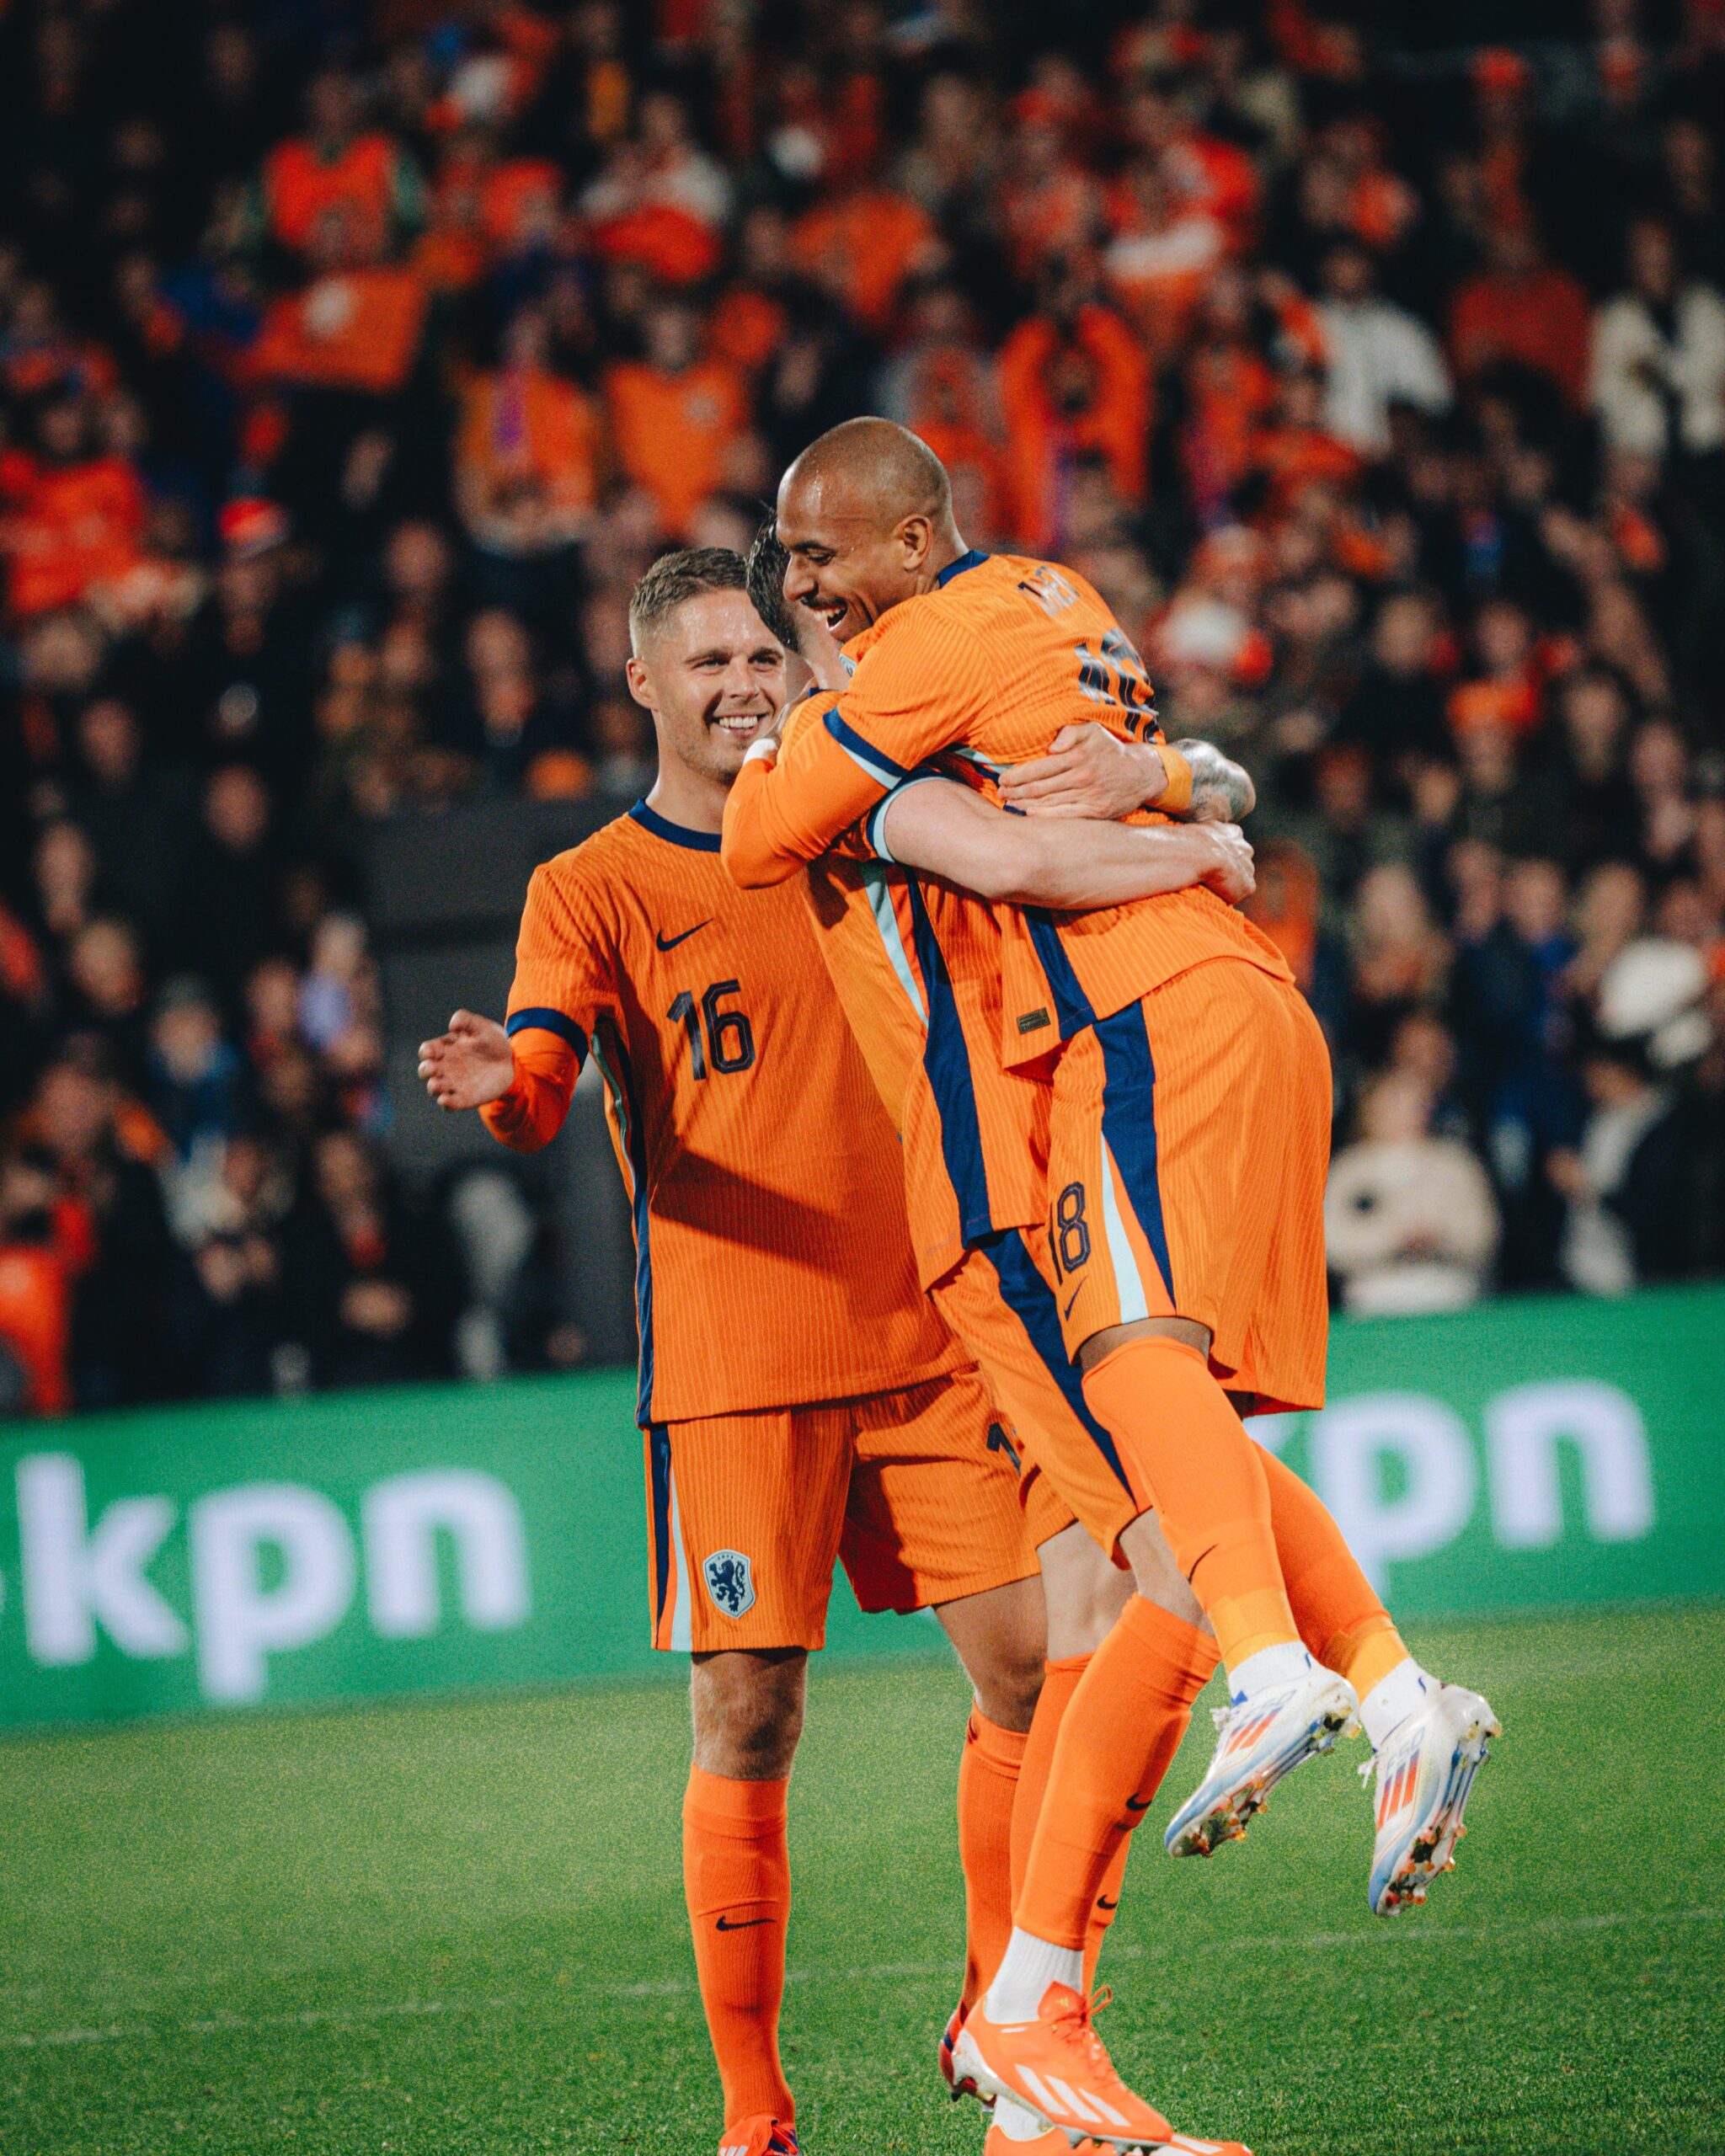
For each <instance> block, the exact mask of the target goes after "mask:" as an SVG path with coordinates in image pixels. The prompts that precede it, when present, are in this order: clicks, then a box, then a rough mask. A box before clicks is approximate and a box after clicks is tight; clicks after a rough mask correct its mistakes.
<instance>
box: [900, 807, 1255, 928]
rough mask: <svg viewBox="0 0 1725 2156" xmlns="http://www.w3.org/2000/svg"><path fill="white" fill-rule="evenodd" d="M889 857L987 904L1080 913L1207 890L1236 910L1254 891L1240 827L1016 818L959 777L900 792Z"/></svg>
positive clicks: (1248, 848)
mask: <svg viewBox="0 0 1725 2156" xmlns="http://www.w3.org/2000/svg"><path fill="white" fill-rule="evenodd" d="M872 832H873V837H874V839H875V842H876V845H877V846H878V847H879V851H881V853H882V854H883V855H884V857H887V858H889V859H891V860H893V861H896V862H902V863H903V864H904V866H905V867H907V868H916V869H920V870H921V871H922V872H923V873H925V874H927V875H932V876H940V877H943V878H945V879H946V881H947V882H948V883H956V884H959V886H961V887H962V888H963V889H965V890H968V891H975V892H976V893H977V894H979V895H980V897H982V898H985V899H1000V900H1001V901H1002V902H1004V903H1006V904H1009V905H1036V906H1051V907H1054V908H1055V909H1056V910H1061V911H1081V910H1086V909H1088V908H1091V907H1093V906H1110V905H1124V904H1126V903H1127V901H1128V900H1130V899H1151V898H1155V897H1156V896H1157V895H1158V894H1160V893H1162V892H1166V891H1183V890H1185V889H1188V888H1189V887H1190V886H1191V885H1193V884H1194V883H1203V884H1206V885H1208V887H1209V888H1210V889H1211V890H1213V891H1215V892H1217V893H1219V894H1220V896H1221V897H1223V898H1225V899H1227V900H1228V901H1229V903H1230V904H1231V905H1234V904H1237V903H1238V902H1239V900H1241V899H1244V898H1247V897H1249V896H1250V895H1251V893H1252V889H1253V888H1254V884H1253V877H1252V848H1251V846H1249V845H1248V844H1247V841H1246V840H1245V839H1244V838H1243V837H1242V835H1241V833H1240V831H1239V830H1238V828H1237V827H1236V825H1232V824H1220V823H1215V822H1205V823H1203V824H1180V825H1170V824H1156V825H1137V824H1121V823H1100V822H1092V821H1088V820H1080V819H1076V818H1071V817H1063V818H1055V817H1044V818H1039V819H1034V820H1033V819H1031V818H1030V817H1028V816H1012V815H1008V814H1007V813H1006V812H1005V811H1004V810H1003V809H996V808H995V807H994V806H993V805H992V804H991V803H989V802H987V801H985V800H984V799H983V798H982V796H981V795H980V793H978V792H975V791H974V790H973V789H972V788H971V787H968V786H964V785H963V784H961V783H960V782H958V781H956V780H952V779H924V780H919V781H917V782H916V783H914V784H912V785H910V786H906V787H902V788H901V789H900V791H899V792H896V793H895V794H893V795H892V796H891V798H889V800H888V801H887V802H886V803H885V805H884V807H883V808H882V809H880V810H879V813H878V814H876V816H875V818H874V819H873V825H872Z"/></svg>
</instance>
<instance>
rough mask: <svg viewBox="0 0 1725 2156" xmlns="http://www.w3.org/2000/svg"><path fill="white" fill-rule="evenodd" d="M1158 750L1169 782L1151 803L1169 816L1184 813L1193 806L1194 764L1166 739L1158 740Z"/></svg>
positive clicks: (1154, 807)
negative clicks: (1172, 747) (1169, 744)
mask: <svg viewBox="0 0 1725 2156" xmlns="http://www.w3.org/2000/svg"><path fill="white" fill-rule="evenodd" d="M1156 754H1157V755H1159V756H1160V757H1161V758H1162V770H1163V771H1164V772H1165V773H1166V774H1167V785H1166V786H1164V787H1163V788H1162V792H1160V793H1159V794H1157V796H1156V799H1155V800H1154V801H1152V802H1151V804H1150V805H1151V808H1152V809H1162V812H1163V813H1164V814H1167V815H1169V816H1179V815H1183V814H1184V813H1185V812H1186V810H1187V809H1189V808H1190V807H1191V806H1192V766H1191V765H1190V764H1188V762H1187V760H1186V759H1185V758H1184V757H1183V755H1181V754H1180V751H1179V750H1178V749H1171V748H1170V747H1169V746H1168V744H1167V742H1166V741H1158V742H1157V743H1156Z"/></svg>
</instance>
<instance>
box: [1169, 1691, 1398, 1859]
mask: <svg viewBox="0 0 1725 2156" xmlns="http://www.w3.org/2000/svg"><path fill="white" fill-rule="evenodd" d="M1358 1715H1359V1700H1358V1699H1357V1698H1356V1697H1355V1696H1354V1687H1353V1686H1352V1685H1351V1684H1349V1683H1348V1680H1347V1678H1345V1677H1338V1676H1337V1674H1336V1673H1335V1671H1334V1670H1333V1669H1326V1668H1323V1667H1322V1664H1321V1663H1316V1662H1315V1663H1313V1665H1312V1666H1311V1668H1310V1669H1308V1670H1307V1671H1306V1674H1305V1675H1304V1676H1303V1677H1301V1678H1297V1679H1296V1680H1295V1681H1294V1682H1293V1683H1291V1684H1266V1685H1262V1686H1260V1687H1259V1689H1258V1690H1257V1691H1256V1692H1252V1693H1248V1694H1242V1696H1241V1697H1240V1698H1238V1699H1236V1700H1233V1701H1232V1702H1231V1704H1230V1705H1227V1706H1226V1707H1218V1708H1217V1709H1216V1710H1215V1724H1216V1748H1215V1754H1214V1756H1213V1757H1212V1758H1211V1760H1210V1767H1209V1770H1208V1771H1207V1772H1206V1774H1205V1775H1204V1780H1202V1781H1201V1782H1200V1783H1199V1785H1198V1787H1197V1788H1196V1789H1195V1790H1194V1791H1193V1792H1192V1794H1191V1796H1188V1798H1187V1800H1186V1801H1185V1802H1184V1803H1183V1805H1182V1806H1180V1809H1179V1810H1178V1812H1176V1813H1175V1814H1174V1816H1173V1817H1172V1819H1171V1820H1170V1821H1169V1822H1168V1831H1167V1834H1166V1835H1165V1836H1164V1837H1163V1841H1164V1843H1165V1844H1166V1846H1167V1852H1168V1854H1169V1855H1170V1856H1208V1855H1209V1854H1210V1852H1211V1850H1212V1849H1215V1848H1216V1847H1217V1846H1218V1844H1220V1843H1222V1842H1233V1841H1237V1840H1238V1839H1239V1838H1240V1837H1241V1835H1242V1834H1243V1833H1245V1832H1246V1822H1247V1820H1248V1819H1250V1818H1251V1817H1252V1813H1253V1812H1261V1811H1262V1810H1263V1803H1264V1799H1265V1798H1266V1797H1267V1796H1268V1795H1269V1793H1270V1791H1271V1790H1273V1789H1274V1787H1275V1785H1276V1784H1277V1783H1278V1782H1279V1781H1280V1780H1281V1779H1282V1777H1283V1776H1284V1774H1292V1773H1293V1771H1294V1769H1295V1768H1296V1767H1297V1766H1299V1765H1300V1764H1302V1762H1304V1761H1305V1760H1307V1759H1310V1758H1314V1757H1315V1756H1316V1754H1317V1753H1320V1752H1327V1751H1330V1750H1331V1749H1332V1748H1333V1746H1334V1744H1335V1742H1336V1739H1337V1738H1338V1737H1343V1736H1351V1735H1352V1734H1353V1732H1354V1730H1356V1729H1357V1728H1358V1727H1359V1721H1358V1719H1357V1717H1358Z"/></svg>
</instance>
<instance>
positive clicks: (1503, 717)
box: [1449, 599, 1545, 739]
mask: <svg viewBox="0 0 1725 2156" xmlns="http://www.w3.org/2000/svg"><path fill="white" fill-rule="evenodd" d="M1473 644H1474V649H1475V651H1476V653H1477V655H1478V659H1479V662H1480V670H1479V671H1478V672H1477V673H1476V674H1474V675H1472V676H1471V678H1470V679H1468V680H1463V681H1459V682H1457V684H1456V685H1455V688H1454V689H1452V690H1451V691H1450V705H1449V716H1450V725H1451V727H1453V728H1454V729H1455V732H1456V734H1459V735H1461V736H1463V737H1466V735H1468V734H1471V733H1473V732H1474V731H1475V730H1476V729H1477V728H1493V727H1501V728H1507V729H1508V731H1509V733H1510V734H1512V735H1513V736H1514V737H1515V738H1516V739H1525V737H1526V736H1527V735H1529V734H1532V733H1533V732H1535V729H1536V728H1538V726H1539V724H1540V722H1541V719H1542V718H1544V716H1545V702H1544V693H1545V680H1544V670H1543V669H1542V667H1541V664H1540V660H1539V654H1538V651H1537V650H1536V648H1535V643H1534V635H1533V630H1532V627H1531V626H1530V623H1529V622H1528V618H1527V616H1526V615H1525V613H1523V611H1521V609H1520V607H1519V606H1514V605H1512V604H1511V602H1510V601H1509V600H1507V599H1490V600H1487V601H1486V603H1485V605H1484V606H1482V607H1481V608H1480V610H1479V612H1478V613H1477V616H1475V617H1474V624H1473Z"/></svg>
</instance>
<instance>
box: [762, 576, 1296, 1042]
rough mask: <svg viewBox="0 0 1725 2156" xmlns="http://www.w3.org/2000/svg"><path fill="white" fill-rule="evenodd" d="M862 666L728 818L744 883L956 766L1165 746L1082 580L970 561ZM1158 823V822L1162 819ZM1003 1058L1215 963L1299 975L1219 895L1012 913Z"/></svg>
mask: <svg viewBox="0 0 1725 2156" xmlns="http://www.w3.org/2000/svg"><path fill="white" fill-rule="evenodd" d="M848 649H849V651H850V653H851V654H852V656H853V657H855V658H856V659H857V670H856V672H855V674H854V675H852V679H851V682H850V686H848V687H847V688H846V690H845V691H844V693H843V694H842V695H841V696H836V697H832V698H829V699H825V700H824V702H823V704H822V707H821V708H820V712H819V723H818V725H814V726H810V727H809V728H806V729H805V730H804V732H803V733H802V734H801V735H800V737H799V739H798V742H797V743H796V744H794V753H787V754H785V755H782V756H781V758H780V760H779V762H778V765H777V768H776V769H773V770H772V771H766V770H764V769H762V768H761V767H760V766H749V767H748V768H746V769H745V771H744V772H743V774H742V782H740V785H739V787H738V788H737V789H735V791H734V794H733V798H732V801H731V803H730V806H729V809H728V810H727V813H726V817H725V843H726V847H727V851H728V853H729V855H730V857H732V858H733V859H734V861H735V862H736V864H737V869H738V873H739V874H740V875H741V876H743V877H744V878H745V879H746V880H750V881H756V880H761V879H762V878H766V877H768V876H770V875H771V874H772V873H774V872H773V869H772V863H773V862H780V863H782V864H784V867H785V868H786V869H788V867H789V866H790V865H791V864H793V863H794V862H798V861H811V860H813V859H814V858H815V857H817V856H818V855H819V854H820V853H822V852H824V851H825V850H826V849H827V848H828V847H829V846H831V845H832V844H833V842H834V841H836V839H837V838H838V837H839V835H840V834H841V832H843V831H845V830H846V829H848V828H849V827H850V826H851V825H853V824H856V823H857V822H858V821H859V819H862V818H863V817H864V816H866V815H867V814H868V812H869V811H870V810H871V809H873V808H874V807H875V805H876V803H879V801H880V799H881V798H882V797H883V796H884V794H886V793H888V792H890V791H891V790H892V789H893V788H894V787H896V786H899V785H901V784H902V783H903V782H905V779H906V778H907V777H909V776H911V774H912V773H913V772H915V771H918V770H919V769H921V768H923V767H925V766H928V765H929V763H930V762H931V760H934V759H937V758H943V760H947V761H948V762H949V763H950V764H951V765H952V766H953V767H954V768H955V769H959V770H964V771H968V772H969V775H970V776H972V777H973V779H979V780H980V781H982V782H986V781H987V780H988V779H989V778H990V777H991V776H992V775H994V774H995V773H996V772H998V771H1000V770H1001V769H1002V768H1004V767H1005V766H1007V765H1011V764H1016V763H1022V762H1024V761H1026V760H1028V759H1030V758H1032V757H1034V756H1039V755H1044V754H1045V753H1046V751H1047V750H1048V747H1049V743H1050V742H1051V741H1052V740H1053V739H1054V737H1055V734H1057V733H1058V732H1059V731H1060V728H1061V727H1063V726H1065V725H1069V724H1071V723H1077V722H1081V721H1085V720H1090V721H1094V722H1097V723H1101V724H1103V725H1104V726H1107V727H1108V728H1110V729H1111V730H1112V731H1114V733H1117V734H1121V735H1123V736H1124V737H1125V738H1127V739H1151V740H1155V739H1160V734H1159V732H1158V729H1157V728H1156V714H1155V711H1154V709H1153V707H1152V703H1151V686H1150V682H1149V679H1148V677H1147V676H1146V673H1145V671H1144V667H1143V664H1142V662H1141V660H1140V659H1139V657H1138V654H1137V653H1136V652H1135V650H1134V649H1133V648H1132V646H1131V644H1130V643H1129V642H1128V641H1127V639H1126V638H1125V636H1124V634H1123V633H1122V632H1121V629H1120V626H1119V622H1116V621H1115V619H1114V616H1113V614H1112V613H1111V612H1110V611H1108V607H1107V606H1106V605H1105V604H1104V603H1103V600H1102V599H1101V598H1100V597H1099V596H1098V595H1097V593H1096V592H1095V591H1094V590H1092V588H1091V586H1090V585H1089V584H1087V583H1086V582H1085V581H1084V579H1083V578H1082V577H1081V576H1078V575H1077V574H1075V573H1074V572H1073V571H1072V570H1070V569H1065V568H1057V567H1056V566H1055V565H1054V564H1053V563H1049V562H1038V561H1033V560H1031V559H1029V558H1027V557H1025V556H1023V555H1017V554H983V553H978V552H974V551H973V552H970V553H969V554H965V555H964V556H962V557H961V558H959V560H958V561H956V562H954V563H952V564H951V565H950V566H949V567H948V568H946V569H944V570H943V572H942V574H941V577H940V581H939V585H938V587H937V590H934V591H932V592H929V593H927V594H925V595H923V596H921V597H920V598H916V599H910V600H905V602H904V603H903V604H902V605H900V606H895V607H894V608H892V609H891V611H889V612H888V613H886V614H884V615H883V616H881V618H880V620H879V622H876V623H874V624H873V627H871V628H869V629H868V630H867V631H865V632H864V633H863V635H862V636H861V637H859V638H856V639H855V640H854V641H853V642H852V644H851V645H850V646H849V647H848ZM1146 814H1147V815H1151V816H1152V819H1153V812H1146ZM996 914H997V918H998V919H999V921H1001V926H1002V930H1003V941H1002V946H1001V980H1002V1006H1001V1045H1000V1053H1001V1059H1002V1060H1004V1061H1005V1062H1007V1063H1009V1064H1013V1063H1018V1062H1023V1061H1032V1060H1034V1059H1037V1058H1039V1057H1040V1056H1041V1055H1044V1054H1046V1053H1047V1052H1048V1051H1049V1049H1052V1048H1053V1047H1055V1045H1056V1043H1058V1042H1059V1041H1060V1040H1061V1039H1064V1038H1070V1037H1071V1035H1073V1034H1074V1033H1077V1032H1079V1031H1080V1030H1081V1029H1082V1028H1083V1027H1086V1026H1087V1025H1089V1024H1091V1023H1092V1022H1094V1021H1095V1020H1096V1019H1097V1018H1104V1017H1111V1016H1112V1015H1113V1014H1114V1013H1115V1012H1116V1011H1120V1010H1122V1009H1124V1006H1126V1005H1127V1004H1129V1003H1132V1002H1135V1001H1138V999H1139V998H1140V997H1141V996H1143V995H1146V994H1148V993H1149V991H1150V990H1152V989H1155V988H1156V987H1158V986H1160V985H1161V984H1162V982H1164V981H1166V980H1170V979H1173V978H1174V976H1175V975H1176V974H1181V973H1183V972H1185V971H1186V970H1187V969H1188V968H1190V967H1192V966H1195V965H1200V964H1202V963H1204V961H1205V960H1206V959H1209V958H1240V959H1244V960H1246V961H1247V963H1250V964H1252V965H1254V966H1257V967H1258V968H1260V969H1262V970H1263V971H1264V972H1265V973H1268V974H1274V975H1275V976H1276V977H1277V978H1279V979H1284V980H1285V979H1290V974H1289V973H1288V969H1287V965H1286V963H1285V961H1284V959H1283V958H1282V956H1281V953H1279V951H1277V950H1276V949H1275V947H1274V945H1272V944H1271V943H1270V942H1269V941H1268V938H1267V937H1264V936H1263V935H1261V934H1260V933H1259V931H1258V930H1257V929H1255V928H1254V927H1253V926H1252V924H1251V923H1250V922H1249V921H1247V920H1246V919H1245V917H1244V916H1243V915H1241V914H1240V913H1238V912H1236V910H1235V909H1234V908H1233V907H1231V906H1230V905H1228V904H1227V903H1226V901H1225V900H1224V899H1220V898H1219V897H1218V896H1217V895H1216V894H1215V893H1214V892H1213V891H1210V890H1207V889H1202V888H1195V889H1190V890H1185V891H1175V892H1170V893H1167V894H1164V895H1162V896H1159V897H1156V898H1151V899H1137V900H1135V901H1134V902H1133V903H1132V904H1130V905H1122V906H1107V907H1102V908H1099V909H1097V910H1096V911H1094V912H1090V913H1080V914H1058V915H1056V914H1051V913H1049V912H1046V911H1044V910H1041V909H1038V908H1025V909H1022V910H1021V909H1018V908H1012V907H1003V908H1000V909H997V910H996Z"/></svg>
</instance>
